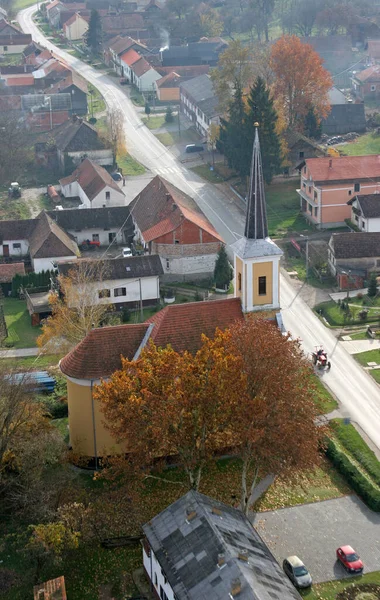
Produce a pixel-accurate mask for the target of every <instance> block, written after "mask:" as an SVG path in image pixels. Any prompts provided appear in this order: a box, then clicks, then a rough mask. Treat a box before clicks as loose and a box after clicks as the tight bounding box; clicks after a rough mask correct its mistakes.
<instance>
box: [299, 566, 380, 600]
mask: <svg viewBox="0 0 380 600" xmlns="http://www.w3.org/2000/svg"><path fill="white" fill-rule="evenodd" d="M368 583H373V584H377V585H380V571H375V572H374V573H365V574H364V575H362V576H361V577H350V579H349V580H347V579H339V580H337V581H329V582H328V583H320V584H314V585H313V586H312V587H311V588H310V589H309V590H301V591H300V594H301V596H302V597H303V598H306V600H335V598H336V597H337V594H339V592H343V590H346V591H347V592H348V591H349V590H350V589H353V588H354V586H357V588H358V589H357V596H356V598H357V600H376V599H378V598H379V596H378V594H377V593H376V594H373V595H372V594H365V593H364V592H363V593H362V594H361V595H360V589H359V587H358V586H359V584H368ZM349 598H351V599H352V598H353V596H351V597H349V596H347V600H349ZM342 600H343V599H342Z"/></svg>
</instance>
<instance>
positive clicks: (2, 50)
mask: <svg viewBox="0 0 380 600" xmlns="http://www.w3.org/2000/svg"><path fill="white" fill-rule="evenodd" d="M31 41H32V36H31V35H29V34H28V33H21V32H18V33H14V34H10V35H5V34H3V32H1V31H0V56H8V55H9V54H22V52H23V51H24V50H25V48H26V47H27V46H29V44H30V43H31Z"/></svg>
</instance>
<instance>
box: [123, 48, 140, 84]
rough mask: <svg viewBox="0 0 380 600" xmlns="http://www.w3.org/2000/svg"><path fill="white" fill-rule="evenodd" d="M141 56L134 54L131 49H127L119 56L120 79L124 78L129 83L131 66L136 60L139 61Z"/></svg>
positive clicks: (134, 51)
mask: <svg viewBox="0 0 380 600" xmlns="http://www.w3.org/2000/svg"><path fill="white" fill-rule="evenodd" d="M140 58H141V54H139V53H138V52H136V50H134V49H133V48H129V50H127V51H126V52H123V54H121V55H120V65H121V71H120V74H121V76H122V77H125V78H126V79H128V80H129V81H131V80H132V66H133V65H134V63H136V62H137V61H138V60H140Z"/></svg>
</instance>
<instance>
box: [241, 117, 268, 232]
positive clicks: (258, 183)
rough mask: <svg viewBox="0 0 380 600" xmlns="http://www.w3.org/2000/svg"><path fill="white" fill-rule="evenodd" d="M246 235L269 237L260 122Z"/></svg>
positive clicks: (254, 143)
mask: <svg viewBox="0 0 380 600" xmlns="http://www.w3.org/2000/svg"><path fill="white" fill-rule="evenodd" d="M244 236H245V237H246V238H247V239H249V240H265V238H267V237H269V236H268V222H267V209H266V202H265V191H264V177H263V167H262V164H261V152H260V142H259V132H258V123H255V139H254V142H253V153H252V163H251V174H250V182H249V193H248V198H247V216H246V221H245V230H244Z"/></svg>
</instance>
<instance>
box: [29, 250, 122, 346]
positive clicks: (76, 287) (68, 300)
mask: <svg viewBox="0 0 380 600" xmlns="http://www.w3.org/2000/svg"><path fill="white" fill-rule="evenodd" d="M106 278H107V266H106V264H105V262H104V261H102V260H78V262H77V263H73V265H72V268H71V269H70V270H69V272H68V274H67V275H60V276H59V277H58V284H59V290H60V291H59V293H56V292H55V293H52V294H51V295H50V299H49V300H50V304H51V307H52V316H51V317H49V318H48V319H47V321H46V323H45V324H44V325H43V326H42V334H41V335H40V336H39V338H38V339H37V344H38V345H39V347H40V348H43V351H44V352H48V351H51V350H52V346H54V345H55V344H57V343H59V349H60V352H61V351H64V350H69V349H70V348H72V347H73V346H74V345H75V344H77V343H78V342H80V341H81V340H82V339H83V338H85V337H86V335H87V334H88V333H89V332H90V331H91V329H93V328H94V327H99V325H100V324H101V323H102V321H103V319H104V317H105V315H106V313H107V312H108V311H109V310H110V308H111V306H110V304H109V302H108V298H109V289H106V286H105V283H104V282H105V280H106Z"/></svg>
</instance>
